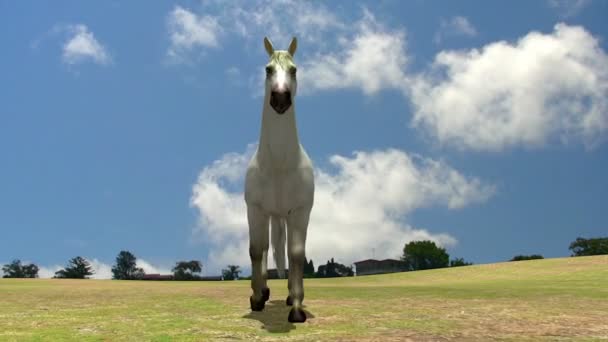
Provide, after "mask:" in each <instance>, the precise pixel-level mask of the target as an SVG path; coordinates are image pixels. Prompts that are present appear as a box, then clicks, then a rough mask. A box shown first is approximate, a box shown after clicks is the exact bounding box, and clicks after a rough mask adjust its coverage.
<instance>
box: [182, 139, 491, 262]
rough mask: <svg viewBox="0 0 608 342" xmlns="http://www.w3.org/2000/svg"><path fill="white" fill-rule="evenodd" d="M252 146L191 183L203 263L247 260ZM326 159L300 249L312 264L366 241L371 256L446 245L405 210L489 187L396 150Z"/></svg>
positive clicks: (353, 251)
mask: <svg viewBox="0 0 608 342" xmlns="http://www.w3.org/2000/svg"><path fill="white" fill-rule="evenodd" d="M253 151H254V147H253V146H251V145H250V146H249V147H248V149H247V152H246V153H244V154H237V153H230V154H227V155H225V156H223V157H222V158H221V159H219V160H217V161H215V162H214V163H213V164H212V165H210V166H208V167H205V168H204V169H203V171H202V172H201V174H200V176H199V178H198V181H197V182H196V184H194V186H193V189H192V191H193V194H192V197H191V205H192V207H194V208H196V209H197V210H198V213H199V215H200V216H199V218H200V224H199V226H198V227H197V228H196V229H195V230H194V232H193V234H194V237H196V238H205V239H206V242H207V243H208V244H210V245H211V246H212V247H211V250H210V252H209V257H208V261H207V264H208V267H209V269H211V270H217V271H219V269H220V268H221V267H224V266H225V265H226V264H239V265H241V266H242V267H248V265H249V263H250V261H249V253H248V250H249V248H248V241H249V240H248V239H249V237H248V228H247V217H246V205H245V201H244V199H243V193H242V188H241V186H242V180H243V175H244V172H245V169H246V166H247V164H248V161H249V159H250V157H251V155H252V154H253ZM330 163H331V165H332V167H333V168H335V172H331V171H325V170H320V169H316V181H315V205H314V208H313V212H312V215H311V222H310V225H309V233H308V240H307V247H306V248H307V256H308V257H309V258H312V259H313V260H315V262H317V263H319V262H325V261H326V260H328V259H329V258H331V257H335V258H336V259H337V260H339V261H341V262H343V263H347V264H350V263H351V262H353V261H357V260H360V259H364V258H368V257H371V249H372V248H374V249H375V250H376V257H378V258H385V257H393V258H394V257H397V256H398V255H399V254H400V252H401V249H402V248H403V245H404V244H405V243H406V242H408V241H411V240H419V239H430V240H433V241H436V242H438V243H440V244H442V245H452V244H454V243H456V239H455V238H454V237H452V236H451V235H449V234H447V233H440V234H435V233H431V232H429V231H427V230H424V229H419V228H414V227H412V226H411V225H409V224H407V223H406V222H405V220H406V219H407V215H408V214H410V213H411V212H412V211H414V210H416V209H418V208H422V207H429V206H432V205H445V206H447V207H448V208H451V209H456V208H462V207H464V206H466V205H468V204H471V203H475V202H484V201H485V200H487V199H488V198H489V197H490V196H492V194H493V193H494V187H492V186H489V185H486V184H483V183H482V182H481V181H480V180H478V179H476V178H469V177H465V176H463V175H462V174H460V173H459V172H458V171H456V170H454V169H452V168H451V167H450V166H448V165H446V164H445V163H443V162H441V161H436V160H432V159H427V158H423V157H420V156H410V155H408V154H407V153H405V152H403V151H400V150H394V149H389V150H385V151H373V152H356V153H355V154H354V155H353V156H352V157H343V156H337V155H335V156H332V157H331V158H330ZM270 259H271V258H270ZM269 262H270V263H271V264H272V261H271V260H269Z"/></svg>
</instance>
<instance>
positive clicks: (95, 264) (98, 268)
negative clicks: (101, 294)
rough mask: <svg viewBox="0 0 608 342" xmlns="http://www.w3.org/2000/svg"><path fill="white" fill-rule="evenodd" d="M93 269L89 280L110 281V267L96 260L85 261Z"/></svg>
mask: <svg viewBox="0 0 608 342" xmlns="http://www.w3.org/2000/svg"><path fill="white" fill-rule="evenodd" d="M87 260H88V261H89V263H90V264H91V267H92V269H93V272H94V273H93V275H92V276H91V279H112V266H110V265H108V264H106V263H104V262H101V261H99V260H98V259H87Z"/></svg>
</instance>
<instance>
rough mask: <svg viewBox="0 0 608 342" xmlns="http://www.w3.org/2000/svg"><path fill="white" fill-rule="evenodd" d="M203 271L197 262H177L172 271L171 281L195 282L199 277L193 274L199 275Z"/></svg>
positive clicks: (201, 265)
mask: <svg viewBox="0 0 608 342" xmlns="http://www.w3.org/2000/svg"><path fill="white" fill-rule="evenodd" d="M202 270H203V264H201V262H200V261H198V260H190V261H178V262H176V263H175V267H173V269H172V270H171V271H173V279H175V280H196V279H199V278H200V276H199V275H197V274H195V273H200V272H201V271H202Z"/></svg>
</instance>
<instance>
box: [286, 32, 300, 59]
mask: <svg viewBox="0 0 608 342" xmlns="http://www.w3.org/2000/svg"><path fill="white" fill-rule="evenodd" d="M297 48H298V40H297V39H296V37H293V38H291V43H289V48H288V49H287V52H289V54H290V55H291V57H293V55H294V54H295V53H296V49H297Z"/></svg>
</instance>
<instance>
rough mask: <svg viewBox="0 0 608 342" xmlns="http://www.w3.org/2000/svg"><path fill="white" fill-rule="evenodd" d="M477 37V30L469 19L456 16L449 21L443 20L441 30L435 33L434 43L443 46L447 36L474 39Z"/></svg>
mask: <svg viewBox="0 0 608 342" xmlns="http://www.w3.org/2000/svg"><path fill="white" fill-rule="evenodd" d="M476 35H477V30H476V29H475V27H474V26H473V24H471V23H470V22H469V20H468V19H467V18H465V17H462V16H455V17H452V18H451V19H449V20H445V19H442V20H441V23H440V25H439V30H437V32H436V33H435V37H434V41H435V43H436V44H441V42H442V41H443V38H444V37H446V36H465V37H474V36H476Z"/></svg>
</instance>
